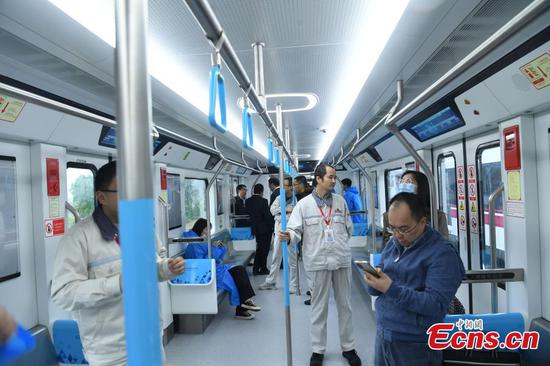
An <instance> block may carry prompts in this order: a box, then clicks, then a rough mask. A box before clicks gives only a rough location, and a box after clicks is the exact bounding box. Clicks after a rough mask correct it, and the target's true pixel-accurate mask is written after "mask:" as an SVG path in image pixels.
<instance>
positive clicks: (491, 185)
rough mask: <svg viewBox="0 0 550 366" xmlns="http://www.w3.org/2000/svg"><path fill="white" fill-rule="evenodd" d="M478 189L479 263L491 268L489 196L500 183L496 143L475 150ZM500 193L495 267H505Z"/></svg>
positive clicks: (483, 266)
mask: <svg viewBox="0 0 550 366" xmlns="http://www.w3.org/2000/svg"><path fill="white" fill-rule="evenodd" d="M476 156H477V169H478V191H479V200H480V201H479V205H480V206H481V207H480V210H478V211H479V222H480V223H481V225H480V227H483V228H484V230H482V231H481V235H480V245H481V265H482V268H491V243H490V240H491V239H490V238H491V234H490V231H489V196H490V195H491V193H493V192H494V191H495V190H496V189H497V188H498V187H500V186H501V185H502V178H501V174H500V169H501V157H500V147H499V145H498V143H496V144H494V143H493V144H490V145H486V146H483V147H480V148H479V149H478V151H477V154H476ZM502 208H503V198H502V195H500V197H498V198H497V201H496V202H495V216H496V217H495V223H496V239H497V240H496V247H497V268H504V267H505V250H506V246H505V239H504V214H503V210H502Z"/></svg>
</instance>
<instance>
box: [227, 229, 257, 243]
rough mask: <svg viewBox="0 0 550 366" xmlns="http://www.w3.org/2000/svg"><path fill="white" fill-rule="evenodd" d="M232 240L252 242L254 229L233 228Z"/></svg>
mask: <svg viewBox="0 0 550 366" xmlns="http://www.w3.org/2000/svg"><path fill="white" fill-rule="evenodd" d="M231 239H232V240H252V239H254V236H252V229H251V228H249V227H233V228H231Z"/></svg>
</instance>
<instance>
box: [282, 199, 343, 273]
mask: <svg viewBox="0 0 550 366" xmlns="http://www.w3.org/2000/svg"><path fill="white" fill-rule="evenodd" d="M321 208H322V210H323V212H324V215H325V217H327V218H328V212H329V211H330V208H329V207H326V206H325V207H321ZM326 226H327V225H326V222H325V220H324V218H323V215H322V214H321V211H320V210H319V206H318V205H317V202H316V201H315V198H314V197H313V195H312V194H310V195H309V196H307V197H305V198H303V199H302V200H300V201H299V202H298V203H297V204H296V207H294V210H293V211H292V215H290V220H289V222H288V224H287V231H288V232H289V233H290V238H291V240H290V243H291V244H296V243H299V242H300V241H302V253H303V258H304V267H305V269H306V271H320V270H336V269H339V268H349V267H351V249H350V246H349V238H350V237H351V234H352V232H353V224H352V222H351V217H350V213H349V210H348V206H347V204H346V201H345V200H344V198H343V197H342V196H339V195H337V194H332V217H331V222H330V226H329V227H330V228H331V229H332V230H333V233H334V241H333V242H330V243H328V242H326V241H325V237H324V236H325V228H326Z"/></svg>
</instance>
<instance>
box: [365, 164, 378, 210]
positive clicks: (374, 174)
mask: <svg viewBox="0 0 550 366" xmlns="http://www.w3.org/2000/svg"><path fill="white" fill-rule="evenodd" d="M370 176H371V178H372V182H373V183H374V197H375V201H374V208H378V172H377V171H376V170H374V171H372V172H371V173H370ZM367 197H368V195H367Z"/></svg>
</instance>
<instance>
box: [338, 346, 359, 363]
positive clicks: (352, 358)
mask: <svg viewBox="0 0 550 366" xmlns="http://www.w3.org/2000/svg"><path fill="white" fill-rule="evenodd" d="M342 356H344V358H345V359H346V360H348V363H349V364H350V366H361V359H360V358H359V356H357V352H355V350H354V349H352V350H349V351H344V352H342Z"/></svg>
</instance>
